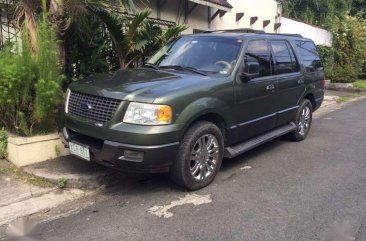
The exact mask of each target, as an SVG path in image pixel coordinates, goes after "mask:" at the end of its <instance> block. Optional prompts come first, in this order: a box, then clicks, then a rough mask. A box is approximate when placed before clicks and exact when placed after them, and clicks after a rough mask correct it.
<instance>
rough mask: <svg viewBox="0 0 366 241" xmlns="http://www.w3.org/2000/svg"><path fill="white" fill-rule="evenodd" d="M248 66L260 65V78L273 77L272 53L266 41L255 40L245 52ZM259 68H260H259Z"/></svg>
mask: <svg viewBox="0 0 366 241" xmlns="http://www.w3.org/2000/svg"><path fill="white" fill-rule="evenodd" d="M245 63H246V65H252V66H253V65H259V77H264V76H270V75H272V71H271V51H270V50H269V47H268V44H267V41H266V40H253V41H250V42H249V44H248V48H247V50H246V51H245ZM257 68H258V67H257Z"/></svg>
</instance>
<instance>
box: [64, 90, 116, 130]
mask: <svg viewBox="0 0 366 241" xmlns="http://www.w3.org/2000/svg"><path fill="white" fill-rule="evenodd" d="M120 103H121V101H120V100H116V99H111V98H106V97H101V96H95V95H88V94H83V93H79V92H74V91H72V92H71V93H70V97H69V100H68V113H70V114H72V115H75V116H78V117H81V118H83V119H85V120H88V121H92V122H95V123H97V124H105V123H106V122H108V121H110V120H111V118H112V115H113V114H114V113H115V112H116V110H117V107H118V106H119V104H120Z"/></svg>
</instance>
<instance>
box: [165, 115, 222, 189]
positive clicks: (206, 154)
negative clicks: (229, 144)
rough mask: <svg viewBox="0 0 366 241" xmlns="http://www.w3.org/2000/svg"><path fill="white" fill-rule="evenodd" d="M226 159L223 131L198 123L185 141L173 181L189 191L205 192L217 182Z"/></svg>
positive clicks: (186, 136)
mask: <svg viewBox="0 0 366 241" xmlns="http://www.w3.org/2000/svg"><path fill="white" fill-rule="evenodd" d="M202 147H204V148H202ZM223 157H224V138H223V135H222V133H221V131H220V129H219V128H218V127H217V126H216V125H214V124H212V123H211V122H207V121H200V122H197V123H195V124H194V125H193V126H192V127H191V128H190V129H189V130H188V131H187V133H186V134H185V135H184V137H183V140H182V142H181V144H180V147H179V151H178V156H177V160H176V162H175V163H174V164H173V166H172V167H171V169H170V178H171V179H172V181H173V182H175V183H176V184H177V185H179V186H182V187H185V188H187V189H189V190H197V189H201V188H204V187H206V186H208V185H209V184H210V183H211V182H212V181H213V180H214V179H215V177H216V175H217V173H218V172H219V170H220V167H221V163H222V160H223Z"/></svg>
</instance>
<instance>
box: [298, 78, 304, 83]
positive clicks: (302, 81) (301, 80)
mask: <svg viewBox="0 0 366 241" xmlns="http://www.w3.org/2000/svg"><path fill="white" fill-rule="evenodd" d="M297 83H298V84H299V85H302V84H304V83H305V80H304V78H301V79H299V80H298V81H297Z"/></svg>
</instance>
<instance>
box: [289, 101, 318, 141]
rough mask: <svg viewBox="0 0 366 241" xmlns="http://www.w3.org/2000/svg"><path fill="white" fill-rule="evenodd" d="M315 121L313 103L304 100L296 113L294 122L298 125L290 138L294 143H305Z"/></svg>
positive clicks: (290, 134)
mask: <svg viewBox="0 0 366 241" xmlns="http://www.w3.org/2000/svg"><path fill="white" fill-rule="evenodd" d="M312 121H313V106H312V104H311V102H310V101H309V100H307V99H304V100H303V101H302V102H301V103H300V107H299V109H298V110H297V112H296V115H295V117H294V120H293V122H294V123H295V124H296V130H295V131H293V132H290V133H289V135H288V137H289V138H290V140H292V141H303V140H305V139H306V137H307V136H308V134H309V131H310V128H311V123H312Z"/></svg>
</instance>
